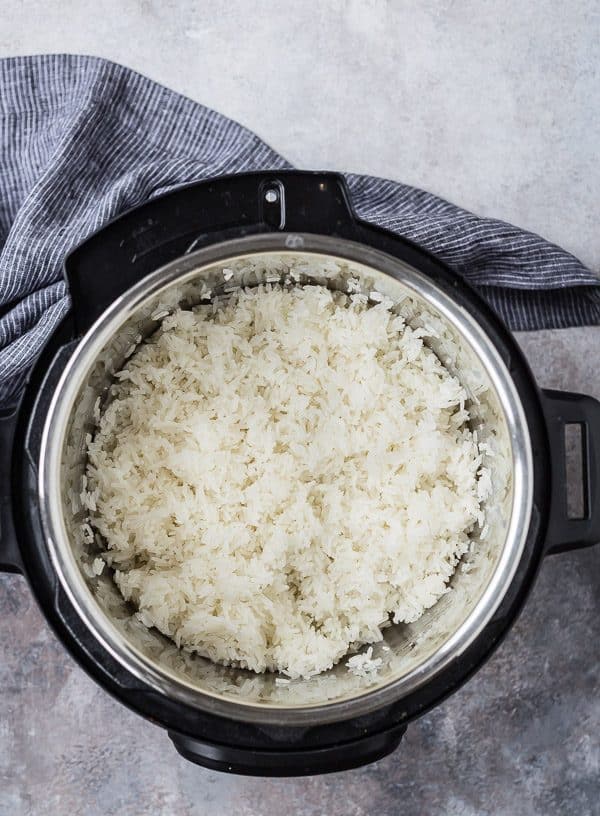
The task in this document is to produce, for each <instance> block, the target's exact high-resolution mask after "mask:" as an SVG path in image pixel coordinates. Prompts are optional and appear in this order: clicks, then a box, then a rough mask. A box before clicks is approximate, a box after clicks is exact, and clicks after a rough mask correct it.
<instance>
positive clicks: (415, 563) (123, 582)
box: [83, 285, 482, 678]
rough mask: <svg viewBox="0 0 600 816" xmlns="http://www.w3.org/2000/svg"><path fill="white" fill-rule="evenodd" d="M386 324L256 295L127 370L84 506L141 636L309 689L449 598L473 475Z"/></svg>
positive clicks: (294, 295) (407, 337)
mask: <svg viewBox="0 0 600 816" xmlns="http://www.w3.org/2000/svg"><path fill="white" fill-rule="evenodd" d="M390 306H391V304H390V303H389V302H387V301H386V300H384V301H383V302H376V304H375V305H373V303H372V302H371V303H368V302H367V298H366V297H364V296H362V295H355V294H353V295H344V294H342V293H337V292H331V291H330V290H328V289H326V288H324V287H321V286H305V287H295V288H291V289H286V288H282V287H280V286H278V285H274V286H271V285H263V286H260V287H258V288H256V289H253V290H247V291H237V292H236V293H234V294H233V295H231V296H230V297H229V298H228V299H227V300H226V301H221V302H215V303H212V304H208V305H202V306H199V307H197V308H195V309H194V310H193V311H183V310H179V311H176V312H175V313H174V314H172V315H170V316H167V317H165V319H164V320H163V322H162V325H161V328H160V329H159V331H158V332H157V333H156V334H155V335H153V336H152V337H151V338H150V339H149V340H148V341H147V342H146V343H144V344H143V345H142V346H141V347H140V348H139V349H138V350H137V351H136V352H135V353H134V354H133V356H132V357H130V358H129V359H128V360H127V363H126V365H125V367H124V368H123V370H122V371H120V372H119V373H118V374H117V375H116V378H117V380H118V385H116V386H115V387H114V388H113V391H114V394H113V399H112V401H110V402H109V404H108V406H107V407H106V408H105V410H104V411H103V413H102V414H101V417H100V419H99V423H98V430H97V433H96V434H95V437H94V439H93V440H91V441H90V442H89V444H88V454H89V464H88V469H87V475H88V486H87V488H86V487H85V486H84V492H83V498H84V501H85V503H86V505H87V507H88V509H89V511H90V519H89V521H90V523H91V524H92V526H93V527H94V528H95V530H96V531H97V532H99V533H100V534H101V536H102V537H103V539H104V541H105V542H106V544H107V546H108V549H107V551H106V552H105V553H104V554H103V557H104V559H105V561H106V562H107V563H108V564H109V565H111V566H113V567H114V568H115V581H116V583H117V585H118V587H119V589H120V590H121V592H122V594H123V596H124V597H125V599H126V600H131V601H132V602H133V604H134V605H135V607H136V608H137V609H138V612H137V614H138V616H139V618H140V620H141V621H142V622H143V623H144V624H145V625H147V626H149V627H151V626H155V627H157V628H158V629H159V630H160V631H161V632H163V633H164V634H166V635H168V636H169V637H171V638H172V639H173V640H174V641H175V642H176V643H177V644H178V645H179V646H181V647H182V648H184V649H186V650H188V651H192V652H198V653H200V654H202V655H205V656H207V657H209V658H211V659H213V660H215V661H218V662H222V663H227V664H229V663H235V664H237V665H240V666H243V667H247V668H250V669H253V670H255V671H257V672H262V671H265V670H266V669H272V670H279V671H281V672H283V673H285V674H287V675H288V676H289V677H292V678H295V677H308V676H310V675H313V674H316V673H319V672H321V671H324V670H325V669H328V668H330V667H331V666H332V665H333V664H334V663H336V662H337V661H338V660H340V659H341V658H342V657H344V656H345V655H346V654H347V653H348V652H349V650H351V649H353V648H357V647H358V646H360V645H361V644H368V643H374V642H376V641H379V640H381V639H382V627H385V626H386V625H387V624H388V622H389V621H390V620H393V621H394V622H401V621H406V622H409V621H415V620H416V619H417V618H419V617H420V616H421V615H422V613H423V612H424V610H425V609H427V608H428V607H430V606H432V605H433V604H434V603H435V602H436V601H437V599H438V598H439V597H440V596H441V595H442V594H443V593H444V592H446V591H447V589H448V580H449V579H450V577H451V575H452V573H453V571H454V569H455V567H456V565H457V563H458V561H459V559H460V557H461V555H462V554H463V553H465V552H466V551H467V549H468V547H469V532H470V531H471V530H472V529H473V527H474V525H475V524H476V523H477V522H479V523H480V524H481V523H482V513H481V507H480V500H481V494H480V492H478V475H479V472H480V466H481V455H480V451H479V449H478V445H477V441H476V439H475V438H474V436H473V434H472V433H471V431H470V430H469V428H468V426H467V424H466V423H467V420H468V414H467V411H466V410H465V407H464V401H465V398H466V395H465V392H464V391H463V388H462V387H461V385H460V383H459V382H458V381H457V380H456V379H455V378H454V377H452V376H451V375H450V373H449V372H448V371H447V370H446V369H445V368H444V367H443V366H442V364H441V363H440V362H439V360H438V359H437V357H436V356H435V355H434V354H433V352H431V351H430V350H429V349H428V348H427V347H426V346H425V345H424V344H423V340H422V335H423V334H425V332H424V331H423V330H413V329H411V328H410V327H408V326H407V325H406V324H405V322H404V320H403V318H401V317H399V316H396V315H395V314H394V313H393V312H392V311H391V308H390ZM96 568H97V567H96ZM368 654H369V659H368V661H367V663H368V665H367V664H365V663H364V659H363V658H362V657H361V659H360V660H358V661H355V663H356V666H355V665H354V663H351V664H350V666H349V668H350V669H354V670H357V671H362V670H366V669H367V668H368V669H369V670H370V669H371V668H372V663H371V658H370V653H368Z"/></svg>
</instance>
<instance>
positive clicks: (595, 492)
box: [543, 391, 600, 553]
mask: <svg viewBox="0 0 600 816" xmlns="http://www.w3.org/2000/svg"><path fill="white" fill-rule="evenodd" d="M543 396H544V399H543V406H544V414H545V416H546V425H547V427H548V436H549V439H550V453H551V459H552V492H551V498H552V504H551V509H550V523H549V525H548V535H547V541H546V544H547V552H548V553H560V552H566V551H568V550H574V549H578V548H580V547H589V546H590V545H592V544H597V543H598V542H600V402H598V400H596V399H594V398H593V397H588V396H586V395H585V394H572V393H570V392H567V391H544V392H543ZM567 425H579V426H580V427H581V445H582V460H583V473H582V479H583V517H582V518H569V515H568V510H567V464H566V445H565V428H566V426H567Z"/></svg>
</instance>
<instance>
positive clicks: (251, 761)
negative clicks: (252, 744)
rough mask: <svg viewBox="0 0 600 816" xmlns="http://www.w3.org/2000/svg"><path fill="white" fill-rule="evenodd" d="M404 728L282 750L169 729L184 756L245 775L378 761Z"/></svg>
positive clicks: (318, 770)
mask: <svg viewBox="0 0 600 816" xmlns="http://www.w3.org/2000/svg"><path fill="white" fill-rule="evenodd" d="M405 731H406V726H405V725H396V726H394V727H392V728H390V729H389V730H388V731H384V732H381V733H376V734H370V735H368V736H365V737H362V738H361V739H358V740H352V741H350V742H342V743H338V744H336V745H332V746H327V747H325V748H323V747H321V748H297V749H289V750H285V749H282V750H280V751H277V750H261V749H257V748H243V747H237V746H229V745H221V744H218V743H213V742H206V741H204V740H198V739H194V738H192V737H187V736H185V735H183V734H177V733H175V732H173V731H169V737H170V738H171V740H172V741H173V744H174V745H175V748H176V749H177V751H178V752H179V753H180V754H181V756H182V757H184V758H185V759H187V760H189V761H190V762H194V763H195V764H196V765H202V766H203V767H205V768H211V769H212V770H214V771H224V772H225V773H234V774H244V775H246V776H312V775H313V774H323V773H333V772H336V771H347V770H350V769H351V768H358V767H360V766H361V765H367V764H368V763H370V762H375V761H376V760H378V759H381V758H382V757H384V756H387V755H388V754H390V753H391V752H392V751H394V750H395V749H396V748H397V747H398V746H399V745H400V741H401V740H402V737H403V736H404V733H405Z"/></svg>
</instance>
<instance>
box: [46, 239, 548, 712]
mask: <svg viewBox="0 0 600 816" xmlns="http://www.w3.org/2000/svg"><path fill="white" fill-rule="evenodd" d="M223 269H227V270H230V271H231V272H232V273H233V275H231V276H230V274H229V272H228V273H227V275H226V277H227V278H228V279H227V280H225V277H224V275H223ZM267 281H268V282H274V281H281V282H283V283H286V284H288V285H306V284H311V283H318V284H321V285H325V286H328V287H330V288H336V289H342V290H344V291H348V288H349V286H350V289H352V290H360V291H362V292H363V293H365V294H369V293H371V292H373V291H376V292H380V293H382V294H384V295H387V296H388V297H390V298H391V299H392V300H393V301H394V303H395V306H394V308H395V309H397V310H398V311H402V313H403V314H405V315H406V316H407V318H408V320H409V322H410V323H411V324H413V325H422V326H426V327H428V329H429V330H430V336H429V337H428V339H427V340H426V342H427V343H428V345H429V346H430V347H431V348H432V350H433V351H434V352H435V353H436V354H437V355H438V357H439V358H440V359H441V360H442V362H443V363H444V365H446V366H447V367H448V368H449V369H450V370H451V371H452V373H454V374H455V375H456V376H458V378H459V379H460V381H461V382H462V384H463V385H464V387H465V388H466V390H467V393H468V394H469V395H470V399H469V408H470V411H471V415H472V424H473V428H474V429H477V432H478V434H479V438H480V439H481V440H482V441H484V442H486V443H487V449H488V453H489V455H487V456H486V462H485V465H486V466H487V467H489V470H490V473H491V477H492V485H493V489H492V495H491V498H490V499H489V500H488V501H487V503H486V506H485V512H486V520H485V525H484V527H483V528H482V529H479V530H476V531H475V532H474V533H473V536H472V539H473V546H472V551H471V552H470V553H469V554H468V555H467V556H466V557H465V558H464V559H463V561H462V563H461V564H460V565H459V566H458V568H457V570H456V572H455V574H454V576H453V578H452V581H451V591H450V592H448V593H447V594H446V595H444V596H443V597H442V598H441V599H440V600H439V601H438V603H437V604H436V605H435V606H434V607H432V608H431V609H430V610H428V611H427V612H426V613H425V614H424V615H423V617H422V618H421V619H420V620H419V621H417V622H416V623H412V624H408V625H406V624H397V625H394V626H391V627H390V628H388V629H386V630H385V632H384V634H385V639H384V641H383V643H381V644H377V645H375V647H374V656H376V657H381V658H382V660H383V666H382V668H381V669H380V671H379V673H378V674H377V676H376V677H375V678H374V679H371V680H368V679H365V678H358V677H355V676H354V675H352V674H350V673H349V672H348V671H347V669H346V667H345V665H344V662H342V663H340V664H339V665H338V666H336V667H334V668H333V669H332V670H331V671H329V672H326V673H324V674H322V675H320V676H318V677H314V678H311V679H310V680H298V681H292V682H291V683H289V684H286V685H282V684H277V683H276V675H274V674H271V673H267V674H264V675H256V674H254V673H253V672H251V671H247V670H242V669H237V668H231V667H223V666H219V665H215V664H214V663H212V662H211V661H209V660H207V659H204V658H201V657H198V656H192V655H189V654H186V653H184V652H182V651H180V650H178V649H177V648H176V646H175V645H174V643H172V642H171V641H170V640H169V639H167V638H165V637H164V636H163V635H161V634H160V633H159V632H157V631H155V630H148V629H146V628H145V627H144V626H143V625H142V624H141V623H140V622H139V621H138V620H137V619H136V618H135V617H134V616H133V614H132V613H133V610H132V609H131V608H130V607H129V606H128V605H127V604H126V603H125V602H124V601H123V599H122V597H121V595H120V594H119V591H118V590H117V588H116V586H115V584H114V583H113V581H112V578H111V576H110V575H109V574H103V575H102V576H101V577H96V576H94V575H93V571H92V570H91V562H92V560H93V558H94V557H95V552H94V547H95V546H96V545H89V544H86V543H85V542H84V540H83V537H82V534H81V524H82V522H83V521H84V519H85V515H86V513H85V510H84V509H83V508H82V505H81V501H80V498H79V494H80V492H81V490H82V476H83V472H84V467H85V436H86V434H88V433H93V431H94V424H95V423H94V419H93V412H94V404H95V403H96V401H97V398H98V397H100V398H101V400H102V399H104V398H105V397H106V393H107V390H108V387H109V385H110V383H111V379H112V375H113V373H114V372H115V371H116V370H118V369H119V368H120V367H121V366H122V365H123V363H124V361H125V359H126V356H128V355H129V354H130V353H131V351H132V348H135V346H136V345H137V344H138V343H139V342H141V341H142V340H143V338H145V337H147V336H149V335H150V334H152V332H153V331H154V330H155V329H156V328H157V326H158V324H159V320H160V316H161V315H163V316H164V314H165V312H167V311H168V310H170V309H173V308H175V307H177V306H182V307H184V308H189V307H193V306H194V305H195V304H197V303H198V302H200V301H201V300H202V299H204V300H206V298H210V297H214V296H215V295H217V294H221V293H226V292H228V291H231V290H233V289H235V288H236V287H239V286H255V285H257V284H258V283H261V282H267ZM349 281H350V284H349ZM532 491H533V477H532V454H531V444H530V439H529V434H528V430H527V422H526V420H525V416H524V412H523V407H522V404H521V401H520V399H519V395H518V393H517V392H516V389H515V386H514V383H513V381H512V378H511V376H510V374H509V372H508V370H507V368H506V366H505V365H504V363H503V361H502V359H501V357H500V355H499V354H498V352H497V350H496V348H495V347H494V345H493V343H492V341H491V340H490V339H489V337H488V336H487V335H486V333H485V332H484V331H483V329H482V328H481V327H480V325H479V324H478V323H477V322H476V320H475V319H474V318H473V317H472V315H471V314H469V312H468V311H467V310H466V309H464V308H463V307H461V306H460V305H458V304H457V302H456V301H455V300H454V299H452V298H451V297H449V296H448V295H447V294H446V293H445V292H444V291H442V290H441V289H439V288H438V287H437V286H436V285H435V284H433V283H432V282H431V281H430V280H429V279H428V278H427V277H425V276H424V275H422V274H421V273H419V272H418V271H417V270H416V269H414V268H412V267H410V266H408V265H407V264H405V263H403V262H401V261H399V260H397V259H395V258H392V257H391V256H388V255H385V254H383V253H380V252H378V251H376V250H373V249H370V248H368V247H365V246H364V245H362V244H356V243H353V242H350V241H343V240H340V239H335V238H328V237H324V236H315V235H291V234H288V235H285V234H283V235H282V234H278V235H263V236H259V237H256V236H254V237H250V238H243V239H239V240H235V241H230V242H226V243H221V244H218V245H216V246H213V247H210V248H208V249H204V250H201V251H199V252H196V253H192V254H189V255H186V256H185V257H183V258H181V259H179V260H177V261H174V262H172V263H169V264H168V265H166V266H164V267H163V268H161V269H158V270H157V271H156V272H154V273H153V274H151V275H150V276H148V277H146V278H145V279H144V280H142V281H141V282H140V283H138V284H137V285H135V286H134V287H133V288H131V289H130V290H128V291H127V292H126V293H125V294H124V295H122V296H121V297H120V298H118V299H117V300H116V301H115V302H114V303H113V304H112V306H111V307H110V308H109V309H108V310H107V311H106V312H104V314H103V315H102V316H101V317H100V318H99V319H98V320H97V322H96V323H95V325H94V326H92V328H91V329H90V330H89V331H88V332H87V334H86V335H85V336H84V337H83V338H82V340H81V342H80V343H79V345H78V347H77V349H76V350H75V352H74V353H73V355H72V357H71V359H70V361H69V363H68V365H67V367H66V370H65V371H64V373H63V375H62V378H61V380H60V383H59V385H58V387H57V389H56V391H55V394H54V397H53V400H52V404H51V406H50V410H49V412H48V415H47V420H46V423H45V428H44V432H43V439H42V451H41V462H40V478H39V492H40V502H41V511H42V518H43V524H44V530H45V535H46V539H47V545H48V548H49V551H50V553H51V557H52V561H53V563H54V566H55V569H56V571H57V573H58V576H59V579H60V581H61V584H62V586H63V587H64V590H65V592H66V593H67V595H68V597H69V599H70V600H71V602H72V604H73V606H74V608H75V609H76V610H77V612H78V614H79V615H80V616H81V618H82V620H83V622H84V623H85V625H86V626H87V627H88V629H89V630H90V632H91V633H92V634H93V635H94V637H95V638H97V639H98V641H100V642H101V643H102V645H103V646H104V647H105V648H106V649H107V650H108V652H109V653H110V654H111V655H112V656H113V657H114V658H115V659H116V660H117V661H119V662H120V663H121V664H122V665H123V666H125V667H126V668H127V669H128V670H129V671H130V672H132V673H133V674H134V675H136V676H137V677H139V678H140V679H141V680H142V681H144V682H145V683H147V684H148V685H149V686H151V687H153V688H154V689H156V690H157V691H159V692H161V693H162V694H165V695H168V696H169V697H170V698H172V699H175V700H179V701H182V702H185V703H187V704H189V705H192V706H195V707H197V708H200V709H203V710H207V711H210V712H212V713H214V714H217V715H222V716H226V717H229V718H234V719H238V720H244V721H247V722H254V723H270V724H286V725H300V724H305V725H309V724H316V723H326V722H332V721H335V720H342V719H347V718H350V717H357V716H361V715H364V714H366V713H368V712H370V711H373V710H374V709H376V708H378V707H380V706H383V705H385V704H388V703H391V702H392V701H395V700H399V699H401V698H402V697H403V696H405V695H407V694H408V693H410V692H413V691H416V690H417V689H418V688H420V687H422V686H423V685H424V684H426V683H427V682H428V681H430V680H431V679H432V678H433V677H434V676H435V675H436V674H437V673H438V672H440V671H441V670H442V669H443V668H444V667H446V666H447V665H448V664H449V662H450V661H451V660H453V659H454V658H456V657H457V656H459V655H460V654H461V653H463V652H464V650H465V649H466V648H467V647H468V646H469V644H471V643H472V642H473V640H474V639H475V638H476V637H477V635H478V634H479V633H480V632H481V631H482V630H483V628H484V627H485V626H486V624H487V623H489V621H490V620H491V618H492V616H493V615H494V612H495V610H496V609H497V608H498V606H499V604H500V602H501V601H502V598H503V597H504V595H505V592H506V590H507V588H508V587H509V585H510V583H511V580H512V578H513V575H514V572H515V569H516V567H517V564H518V562H519V558H520V556H521V553H522V550H523V546H524V542H525V537H526V533H527V529H528V525H529V519H530V514H531V507H532ZM104 572H105V573H107V572H108V571H107V570H106V569H105V571H104ZM384 645H386V646H388V647H389V649H384V648H383V646H384Z"/></svg>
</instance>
